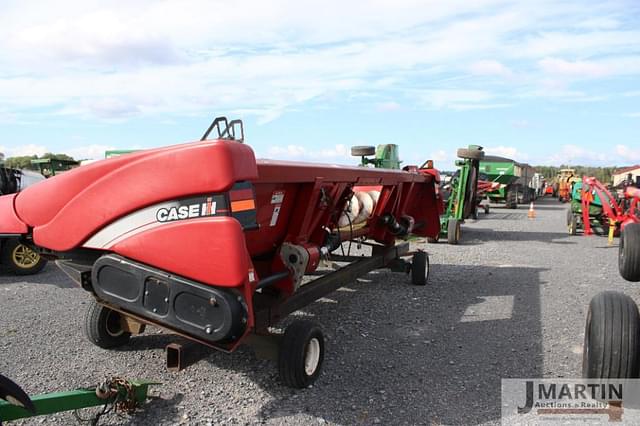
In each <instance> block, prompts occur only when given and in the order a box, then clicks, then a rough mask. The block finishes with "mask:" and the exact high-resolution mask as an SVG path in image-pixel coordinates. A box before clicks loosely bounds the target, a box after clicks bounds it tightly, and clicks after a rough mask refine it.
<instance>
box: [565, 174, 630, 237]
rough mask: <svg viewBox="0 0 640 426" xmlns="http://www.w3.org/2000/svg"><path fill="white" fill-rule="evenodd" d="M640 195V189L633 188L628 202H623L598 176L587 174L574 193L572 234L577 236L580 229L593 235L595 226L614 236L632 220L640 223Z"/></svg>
mask: <svg viewBox="0 0 640 426" xmlns="http://www.w3.org/2000/svg"><path fill="white" fill-rule="evenodd" d="M639 194H640V191H639V190H637V189H636V188H633V187H629V188H627V190H626V191H625V194H624V196H625V199H626V200H628V201H625V200H622V202H620V203H619V202H618V201H617V200H616V198H615V197H614V196H613V195H612V194H611V192H609V190H608V189H607V188H606V187H605V186H604V185H603V184H602V183H601V182H600V181H598V180H597V179H596V178H594V177H586V176H585V177H583V178H582V181H581V182H576V183H575V184H574V185H573V190H572V193H571V206H570V208H569V210H568V211H567V226H568V227H569V234H570V235H576V234H577V231H578V229H582V230H583V232H584V235H592V234H593V230H592V226H593V225H595V226H599V227H601V229H602V230H603V231H604V232H606V233H610V235H612V236H613V235H614V234H616V233H619V232H620V231H621V230H622V229H624V227H625V226H627V225H628V224H629V223H638V222H640V214H639V213H640V212H639V210H638V202H639V201H640V195H639ZM625 207H626V208H625Z"/></svg>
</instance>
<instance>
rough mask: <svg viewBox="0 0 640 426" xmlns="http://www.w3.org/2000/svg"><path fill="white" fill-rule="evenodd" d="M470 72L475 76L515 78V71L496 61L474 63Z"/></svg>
mask: <svg viewBox="0 0 640 426" xmlns="http://www.w3.org/2000/svg"><path fill="white" fill-rule="evenodd" d="M469 71H470V72H471V73H472V74H475V75H486V76H497V77H508V78H511V77H513V71H511V70H510V69H509V68H508V67H506V66H504V65H503V64H502V63H500V62H498V61H494V60H482V61H478V62H474V63H473V64H471V66H470V67H469Z"/></svg>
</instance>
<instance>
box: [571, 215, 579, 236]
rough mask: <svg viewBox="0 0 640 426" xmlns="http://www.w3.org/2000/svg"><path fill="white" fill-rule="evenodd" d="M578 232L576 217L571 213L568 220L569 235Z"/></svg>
mask: <svg viewBox="0 0 640 426" xmlns="http://www.w3.org/2000/svg"><path fill="white" fill-rule="evenodd" d="M577 233H578V218H577V217H576V216H575V215H573V214H572V215H571V219H570V220H569V235H576V234H577Z"/></svg>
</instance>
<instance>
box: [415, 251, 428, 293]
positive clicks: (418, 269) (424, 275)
mask: <svg viewBox="0 0 640 426" xmlns="http://www.w3.org/2000/svg"><path fill="white" fill-rule="evenodd" d="M428 282H429V255H428V254H427V252H424V251H418V252H416V253H414V254H413V259H411V284H413V285H427V283H428Z"/></svg>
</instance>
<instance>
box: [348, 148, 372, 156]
mask: <svg viewBox="0 0 640 426" xmlns="http://www.w3.org/2000/svg"><path fill="white" fill-rule="evenodd" d="M375 153H376V147H375V146H352V147H351V155H352V156H354V157H362V156H363V155H375Z"/></svg>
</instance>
